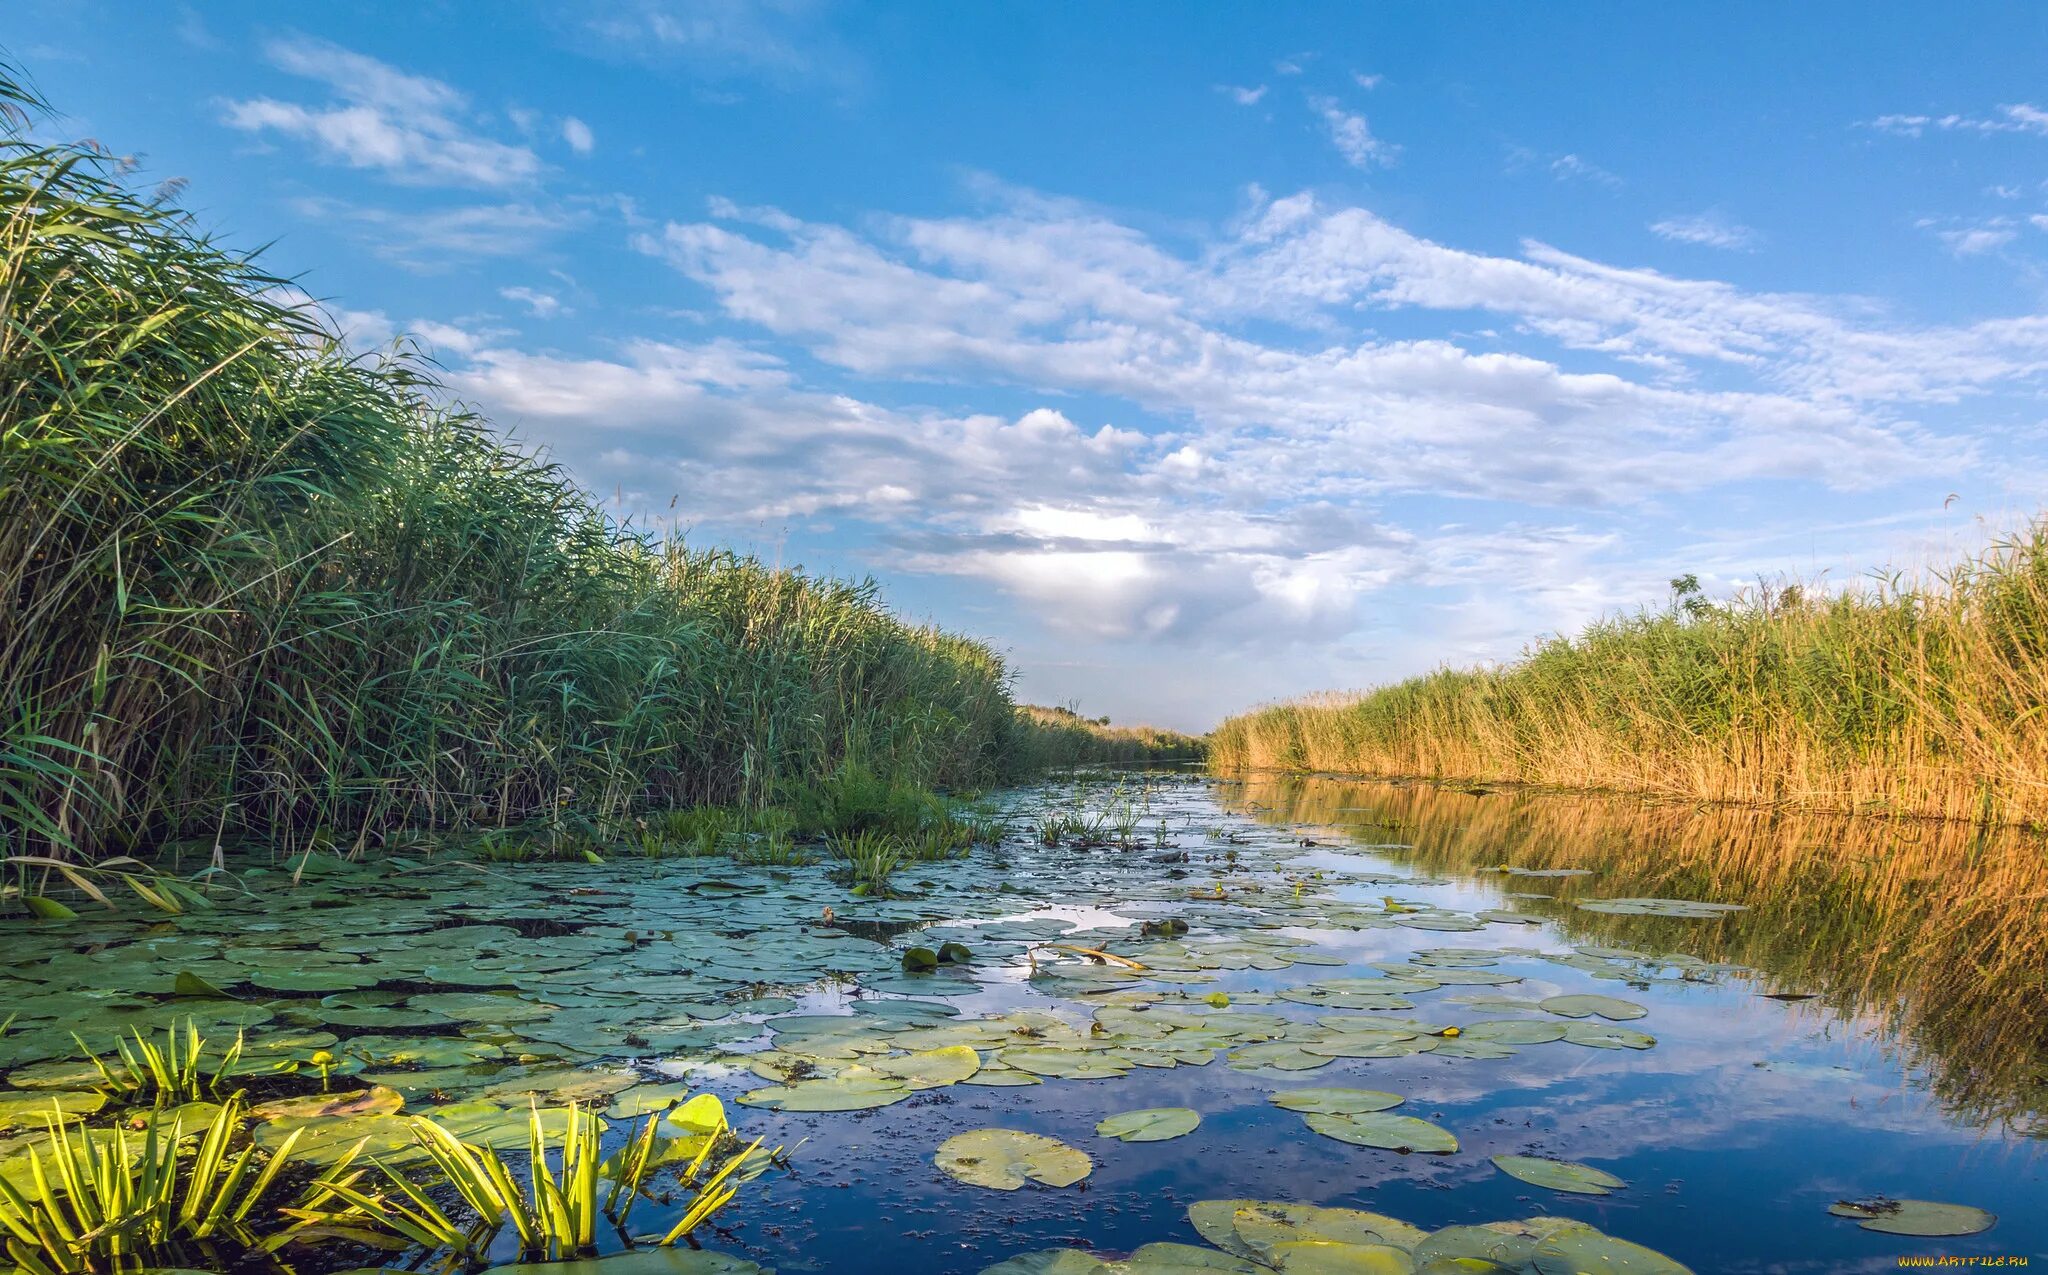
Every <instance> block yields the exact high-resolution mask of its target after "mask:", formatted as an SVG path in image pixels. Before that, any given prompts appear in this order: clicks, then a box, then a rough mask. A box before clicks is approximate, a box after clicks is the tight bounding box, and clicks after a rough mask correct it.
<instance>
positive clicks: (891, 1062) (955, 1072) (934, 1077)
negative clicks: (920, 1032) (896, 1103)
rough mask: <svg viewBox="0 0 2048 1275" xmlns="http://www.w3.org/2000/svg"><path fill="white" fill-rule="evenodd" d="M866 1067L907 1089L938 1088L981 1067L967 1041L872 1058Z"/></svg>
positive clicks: (955, 1082)
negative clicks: (962, 1043) (898, 1082)
mask: <svg viewBox="0 0 2048 1275" xmlns="http://www.w3.org/2000/svg"><path fill="white" fill-rule="evenodd" d="M867 1065H868V1067H869V1068H870V1069H872V1070H873V1071H875V1072H876V1073H877V1074H879V1075H883V1076H891V1077H894V1078H895V1079H897V1080H899V1081H901V1082H902V1084H903V1086H904V1087H905V1088H907V1089H938V1088H942V1087H944V1086H946V1085H957V1084H959V1083H960V1082H961V1081H963V1080H966V1079H969V1078H970V1077H972V1076H973V1075H974V1073H975V1072H977V1071H979V1070H981V1055H980V1054H977V1053H975V1052H974V1050H972V1049H970V1048H968V1047H967V1046H966V1045H947V1046H944V1047H943V1048H939V1049H927V1050H922V1051H920V1052H917V1053H911V1054H901V1055H898V1056H896V1057H893V1058H875V1059H871V1060H870V1061H869V1062H868V1064H867Z"/></svg>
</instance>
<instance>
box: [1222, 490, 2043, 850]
mask: <svg viewBox="0 0 2048 1275" xmlns="http://www.w3.org/2000/svg"><path fill="white" fill-rule="evenodd" d="M1674 583H1675V584H1676V585H1678V586H1681V587H1680V588H1679V589H1677V590H1676V591H1675V592H1674V595H1673V599H1672V603H1671V605H1670V606H1669V607H1667V608H1665V609H1662V610H1656V611H1644V612H1640V613H1638V614H1635V615H1631V616H1621V617H1616V618H1613V619H1609V620H1604V621H1601V622H1599V623H1596V624H1594V625H1591V626H1589V627H1588V628H1587V629H1586V630H1585V631H1584V632H1582V633H1580V634H1578V635H1577V636H1574V637H1560V638H1554V639H1551V640H1548V641H1545V642H1541V643H1539V644H1537V645H1535V646H1533V647H1531V648H1530V649H1529V651H1528V652H1527V653H1526V654H1525V655H1524V656H1523V657H1522V658H1521V659H1519V660H1516V661H1514V662H1512V663H1509V664H1507V665H1504V666H1502V667H1500V668H1495V669H1478V670H1454V669H1443V670H1439V671H1438V672H1435V673H1431V674H1428V675H1427V676H1423V677H1418V678H1413V679H1410V680H1408V681H1405V682H1400V683H1397V684H1395V685H1392V686H1387V687H1382V688H1380V689H1377V690H1372V691H1367V692H1363V693H1357V694H1328V695H1321V696H1312V697H1308V698H1305V699H1302V700H1298V701H1295V702H1292V703H1284V704H1274V705H1268V706H1265V707H1263V708H1259V709H1255V710H1252V711H1250V712H1247V713H1244V714H1240V715H1239V716H1236V717H1232V718H1230V719H1229V720H1227V721H1225V722H1224V723H1223V724H1222V725H1221V726H1219V727H1218V728H1217V729H1216V731H1215V732H1214V733H1213V734H1212V735H1211V737H1210V754H1209V755H1210V761H1211V764H1212V765H1213V766H1215V767H1216V768H1218V769H1221V770H1226V771H1228V770H1260V769H1275V770H1293V771H1324V772H1332V773H1341V774H1351V775H1360V776H1382V777H1397V776H1407V777H1427V778H1435V779H1458V780H1469V781H1473V782H1479V783H1487V782H1503V783H1505V782H1513V783H1528V784H1539V785H1544V786H1547V787H1557V788H1572V789H1589V790H1609V791H1620V792H1636V793H1649V794H1656V795H1662V796H1670V797H1681V798H1690V799H1697V800H1707V801H1717V802H1731V803H1737V804H1743V805H1755V806H1769V807H1778V808H1789V809H1799V810H1807V811H1814V812H1845V813H1879V814H1895V815H1914V816H1925V817H1931V818H1941V819H1960V820H1968V821H1973V822H1980V823H2014V824H2030V823H2031V824H2038V823H2042V822H2048V713H2044V712H2043V711H2042V707H2041V706H2042V704H2043V702H2044V697H2048V521H2037V522H2035V523H2034V524H2032V525H2031V526H2029V527H2028V528H2027V529H2026V530H2025V531H2023V532H2022V533H2020V534H2018V535H2016V536H2014V537H2012V538H2010V539H2007V540H2003V541H2000V542H1998V543H1997V544H1995V545H1994V546H1992V548H1990V549H1989V550H1987V551H1986V552H1984V553H1983V554H1980V555H1978V556H1977V557H1974V558H1971V559H1969V560H1967V561H1964V562H1962V563H1959V564H1957V565H1956V566H1954V567H1953V568H1952V569H1950V570H1947V571H1943V572H1939V573H1935V574H1932V575H1930V576H1928V577H1927V578H1925V579H1921V580H1906V579H1903V578H1900V577H1887V578H1883V579H1881V580H1880V581H1879V582H1878V583H1876V584H1873V585H1870V586H1866V587H1863V588H1859V589H1853V590H1849V591H1846V592H1842V593H1820V592H1817V591H1809V590H1803V589H1801V588H1799V587H1798V586H1785V587H1779V588H1765V589H1759V590H1756V591H1752V592H1749V593H1746V594H1744V595H1742V596H1739V597H1737V598H1735V599H1733V600H1731V601H1728V602H1725V603H1715V602H1710V601H1708V600H1706V599H1705V598H1703V597H1701V596H1700V595H1699V594H1698V592H1697V590H1696V587H1690V586H1689V582H1687V581H1684V580H1681V581H1677V582H1674Z"/></svg>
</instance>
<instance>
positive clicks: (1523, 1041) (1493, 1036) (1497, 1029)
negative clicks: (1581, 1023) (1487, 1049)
mask: <svg viewBox="0 0 2048 1275" xmlns="http://www.w3.org/2000/svg"><path fill="white" fill-rule="evenodd" d="M1564 1031H1565V1025H1564V1024H1563V1023H1553V1022H1547V1021H1545V1020H1543V1019H1540V1018H1489V1019H1486V1020H1485V1021H1483V1022H1477V1023H1467V1024H1466V1025H1465V1027H1464V1029H1463V1032H1462V1035H1461V1037H1460V1039H1463V1040H1483V1041H1492V1042H1494V1043H1495V1044H1499V1045H1543V1044H1548V1043H1549V1042H1551V1041H1553V1040H1563V1039H1564Z"/></svg>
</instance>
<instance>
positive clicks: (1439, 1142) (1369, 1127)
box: [1302, 1111, 1458, 1155]
mask: <svg viewBox="0 0 2048 1275" xmlns="http://www.w3.org/2000/svg"><path fill="white" fill-rule="evenodd" d="M1302 1119H1303V1120H1304V1121H1305V1122H1306V1123H1307V1124H1308V1127H1309V1128H1311V1129H1313V1130H1315V1131H1316V1132H1317V1133H1320V1134H1322V1135H1323V1136H1324V1137H1326V1138H1335V1139H1336V1140H1337V1141H1339V1142H1348V1143H1350V1144H1351V1145H1353V1146H1357V1147H1378V1148H1380V1149H1381V1150H1385V1151H1422V1152H1427V1153H1429V1154H1432V1155H1449V1154H1450V1153H1451V1152H1453V1151H1456V1150H1457V1149H1458V1139H1457V1138H1456V1137H1454V1136H1453V1135H1452V1134H1451V1131H1450V1130H1448V1129H1445V1128H1444V1127H1442V1126H1441V1125H1434V1124H1431V1123H1430V1122H1429V1121H1427V1120H1419V1119H1417V1118H1416V1117H1414V1116H1394V1115H1388V1114H1387V1113H1386V1112H1383V1111H1358V1112H1344V1113H1334V1114H1333V1113H1328V1112H1320V1111H1315V1112H1310V1113H1309V1114H1308V1115H1306V1116H1304V1117H1302Z"/></svg>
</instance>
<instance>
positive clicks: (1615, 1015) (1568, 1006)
mask: <svg viewBox="0 0 2048 1275" xmlns="http://www.w3.org/2000/svg"><path fill="white" fill-rule="evenodd" d="M1541 1004H1542V1006H1543V1008H1544V1010H1546V1011H1547V1012H1549V1013H1552V1014H1556V1015H1558V1016H1560V1017H1563V1018H1592V1017H1594V1016H1596V1015H1597V1016H1599V1017H1601V1018H1605V1019H1608V1020H1610V1021H1612V1022H1617V1023H1619V1022H1627V1021H1628V1020H1630V1019H1635V1018H1641V1017H1642V1016H1643V1015H1645V1014H1647V1013H1649V1012H1650V1011H1649V1010H1647V1009H1644V1008H1643V1007H1642V1006H1641V1005H1638V1004H1636V1003H1635V1002H1634V1001H1625V1000H1620V999H1618V998H1616V997H1613V996H1546V997H1544V999H1543V1000H1542V1002H1541Z"/></svg>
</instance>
